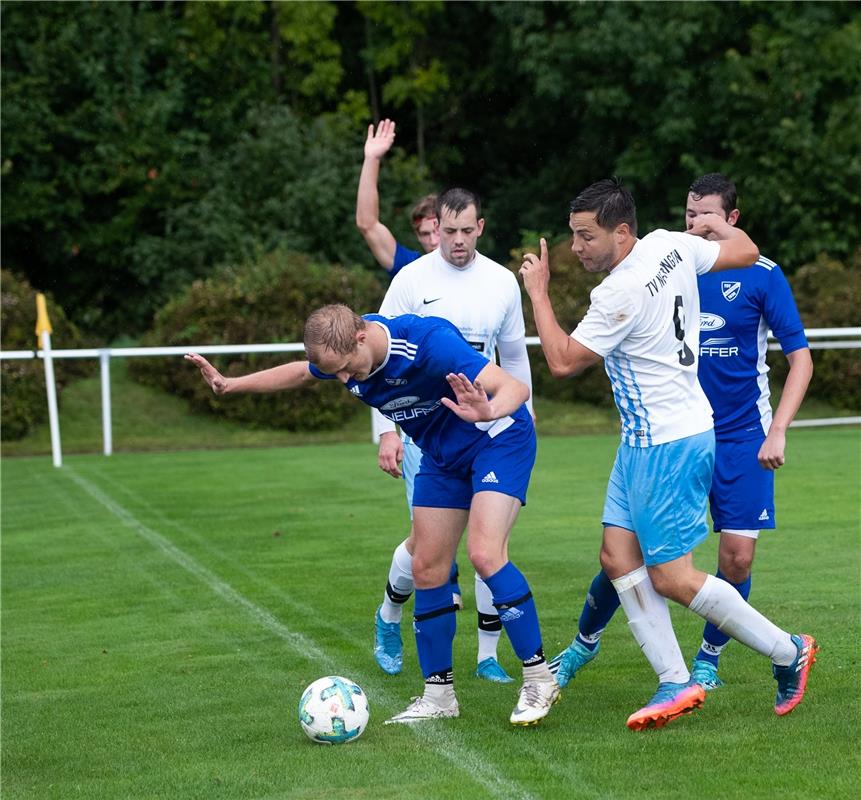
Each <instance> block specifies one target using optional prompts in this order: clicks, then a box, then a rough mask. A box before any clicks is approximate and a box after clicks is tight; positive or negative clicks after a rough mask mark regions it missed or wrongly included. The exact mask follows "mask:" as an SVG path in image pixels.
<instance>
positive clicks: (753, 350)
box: [697, 256, 807, 440]
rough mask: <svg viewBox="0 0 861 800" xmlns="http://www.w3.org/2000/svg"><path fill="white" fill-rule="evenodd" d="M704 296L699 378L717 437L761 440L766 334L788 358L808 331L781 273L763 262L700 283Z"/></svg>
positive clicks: (767, 409) (767, 410)
mask: <svg viewBox="0 0 861 800" xmlns="http://www.w3.org/2000/svg"><path fill="white" fill-rule="evenodd" d="M697 283H698V286H699V292H700V363H699V370H698V373H697V374H698V377H699V381H700V384H701V385H702V387H703V390H704V391H705V393H706V396H707V397H708V399H709V402H710V403H711V406H712V409H713V411H714V425H715V435H716V436H718V437H719V438H720V437H730V438H733V439H738V440H741V439H748V438H755V437H761V436H763V435H765V434H767V433H768V428H769V426H770V425H771V405H770V404H769V395H770V392H769V387H768V366H767V365H766V363H765V354H766V350H767V345H768V342H767V337H768V331H769V329H771V331H772V332H773V333H774V335H775V336H776V337H777V340H778V341H779V342H780V346H781V348H782V349H783V352H784V353H785V354H787V355H788V354H789V353H792V352H793V351H795V350H799V349H801V348H802V347H807V337H806V336H805V334H804V325H803V323H802V322H801V318H800V317H799V315H798V308H797V307H796V305H795V299H794V298H793V296H792V290H791V289H790V287H789V283H788V282H787V280H786V277H785V276H784V274H783V272H782V271H781V269H780V267H779V266H778V265H777V264H775V263H774V262H773V261H770V260H769V259H767V258H765V257H763V256H760V258H759V259H758V260H757V262H756V263H755V264H754V265H753V266H751V267H747V268H745V269H731V270H725V271H722V272H717V273H714V272H711V273H706V274H705V275H700V276H699V277H698V278H697Z"/></svg>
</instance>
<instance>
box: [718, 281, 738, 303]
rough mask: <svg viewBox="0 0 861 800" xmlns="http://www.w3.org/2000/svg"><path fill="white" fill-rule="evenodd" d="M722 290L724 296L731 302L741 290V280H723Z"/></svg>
mask: <svg viewBox="0 0 861 800" xmlns="http://www.w3.org/2000/svg"><path fill="white" fill-rule="evenodd" d="M720 290H721V293H722V294H723V296H724V297H725V298H726V299H727V300H728V301H729V302H730V303H731V302H732V301H733V300H735V298H736V297H738V295H739V292H741V281H721V285H720Z"/></svg>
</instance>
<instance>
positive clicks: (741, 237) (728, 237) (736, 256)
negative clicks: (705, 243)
mask: <svg viewBox="0 0 861 800" xmlns="http://www.w3.org/2000/svg"><path fill="white" fill-rule="evenodd" d="M686 233H690V234H691V235H692V236H700V237H702V238H703V239H711V240H712V241H715V242H717V243H718V244H719V245H720V254H719V255H718V257H717V261H715V263H714V266H713V267H712V268H711V271H712V272H719V271H720V270H722V269H734V268H738V267H749V266H750V265H751V264H753V263H754V262H755V261H756V260H757V259H758V258H759V248H758V247H757V246H756V245H755V244H754V243H753V240H752V239H751V238H750V236H748V235H747V234H746V233H745V232H744V231H743V230H742V229H741V228H737V227H735V225H730V224H729V222H727V221H726V220H725V219H724V218H723V217H721V216H720V215H719V214H711V213H710V214H698V215H697V216H696V217H694V218H693V225H692V227H690V228H688V230H687V231H686Z"/></svg>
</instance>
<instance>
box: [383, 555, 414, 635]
mask: <svg viewBox="0 0 861 800" xmlns="http://www.w3.org/2000/svg"><path fill="white" fill-rule="evenodd" d="M389 583H390V584H391V587H392V588H393V589H394V590H395V591H396V592H397V593H398V594H406V595H410V594H412V593H413V589H414V588H415V586H414V584H413V557H412V556H411V555H410V553H409V550H407V543H406V541H403V542H401V543H400V544H399V545H398V546H397V547H396V548H395V552H394V553H393V554H392V566H391V567H389ZM403 614H404V604H403V603H394V602H392V599H391V598H390V597H389V594H388V592H383V605H382V607H381V608H380V616H381V617H382V619H383V622H400V621H401V617H402V616H403Z"/></svg>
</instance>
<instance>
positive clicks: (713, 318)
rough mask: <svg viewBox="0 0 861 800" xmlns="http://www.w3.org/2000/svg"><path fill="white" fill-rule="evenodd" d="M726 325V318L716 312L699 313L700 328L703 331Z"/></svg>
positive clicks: (717, 328)
mask: <svg viewBox="0 0 861 800" xmlns="http://www.w3.org/2000/svg"><path fill="white" fill-rule="evenodd" d="M724 325H726V320H725V319H724V318H723V317H719V316H718V315H717V314H703V313H701V314H700V329H701V330H704V331H717V330H720V329H721V328H722V327H723V326H724Z"/></svg>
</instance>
